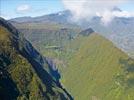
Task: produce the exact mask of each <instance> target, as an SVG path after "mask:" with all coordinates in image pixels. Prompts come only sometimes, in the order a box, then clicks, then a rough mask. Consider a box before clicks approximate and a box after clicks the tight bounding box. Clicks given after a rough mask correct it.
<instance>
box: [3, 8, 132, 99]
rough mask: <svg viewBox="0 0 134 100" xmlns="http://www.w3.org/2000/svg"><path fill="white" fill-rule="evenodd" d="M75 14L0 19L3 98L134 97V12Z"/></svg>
mask: <svg viewBox="0 0 134 100" xmlns="http://www.w3.org/2000/svg"><path fill="white" fill-rule="evenodd" d="M112 10H113V11H118V12H121V10H120V9H119V8H117V7H115V8H114V9H112ZM72 17H73V15H72V13H71V12H70V11H69V10H66V11H61V12H58V13H54V14H49V15H43V16H38V17H20V18H14V19H10V20H8V21H5V20H4V19H2V18H0V99H1V98H2V99H3V100H4V99H5V100H14V99H15V100H73V99H75V100H134V95H133V93H134V28H133V26H134V17H128V18H126V17H125V18H124V17H114V19H113V20H112V21H111V22H110V23H108V24H103V23H102V21H101V17H99V16H94V17H93V18H92V19H90V20H87V19H83V20H80V21H75V20H72ZM10 23H12V24H10ZM35 48H36V49H35ZM38 51H39V52H38Z"/></svg>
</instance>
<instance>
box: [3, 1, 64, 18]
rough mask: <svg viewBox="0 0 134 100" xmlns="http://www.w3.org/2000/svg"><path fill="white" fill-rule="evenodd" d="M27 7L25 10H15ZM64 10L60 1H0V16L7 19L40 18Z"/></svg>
mask: <svg viewBox="0 0 134 100" xmlns="http://www.w3.org/2000/svg"><path fill="white" fill-rule="evenodd" d="M24 5H25V6H26V5H27V6H28V7H27V8H26V9H24V10H25V11H24V10H23V9H20V11H18V10H17V9H18V8H19V7H21V6H22V7H24ZM62 10H64V7H63V5H62V2H61V1H60V0H0V14H1V16H4V17H7V18H14V17H21V16H40V15H44V14H49V13H54V12H58V11H62Z"/></svg>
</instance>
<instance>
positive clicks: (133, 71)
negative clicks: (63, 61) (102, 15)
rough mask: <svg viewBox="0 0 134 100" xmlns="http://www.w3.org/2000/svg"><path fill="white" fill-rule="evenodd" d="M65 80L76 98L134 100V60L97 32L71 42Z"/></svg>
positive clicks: (65, 83) (80, 99)
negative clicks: (70, 52) (70, 55)
mask: <svg viewBox="0 0 134 100" xmlns="http://www.w3.org/2000/svg"><path fill="white" fill-rule="evenodd" d="M70 47H71V48H72V50H74V51H75V52H74V54H73V55H72V57H70V59H68V66H67V67H65V68H63V67H61V72H62V80H61V81H62V83H63V84H64V85H65V87H66V88H67V89H68V90H69V91H70V92H71V94H72V95H73V96H74V98H75V99H76V100H134V60H133V59H131V58H129V57H128V56H127V55H126V54H125V53H124V52H122V51H121V50H119V49H118V48H116V47H115V46H114V45H113V44H112V43H111V42H110V41H108V40H107V39H105V38H104V37H102V36H100V35H98V34H96V33H93V34H90V35H89V36H81V35H80V36H79V37H78V38H77V39H76V40H74V41H73V42H72V43H71V46H70Z"/></svg>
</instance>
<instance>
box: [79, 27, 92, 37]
mask: <svg viewBox="0 0 134 100" xmlns="http://www.w3.org/2000/svg"><path fill="white" fill-rule="evenodd" d="M93 32H94V30H93V29H92V28H88V29H85V30H83V31H81V32H80V33H79V34H81V35H83V36H88V35H90V34H91V33H93Z"/></svg>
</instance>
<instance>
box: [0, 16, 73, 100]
mask: <svg viewBox="0 0 134 100" xmlns="http://www.w3.org/2000/svg"><path fill="white" fill-rule="evenodd" d="M59 79H60V74H59V72H58V70H57V68H56V66H55V65H54V63H53V61H52V60H51V59H48V58H45V57H43V56H42V55H41V54H40V53H39V52H38V51H36V50H35V49H34V47H33V46H32V45H31V43H29V42H28V41H27V40H26V39H25V38H24V37H23V36H22V35H21V34H20V33H19V31H18V30H16V29H15V28H14V27H13V26H12V25H11V24H10V23H9V22H7V21H5V20H4V19H2V18H0V98H2V100H7V99H8V100H10V99H20V100H21V99H22V100H23V99H31V100H33V99H34V100H44V99H48V100H49V99H52V100H71V99H72V97H71V95H70V94H69V93H68V92H67V91H66V90H65V89H64V88H63V87H62V85H61V84H60V82H59Z"/></svg>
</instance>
